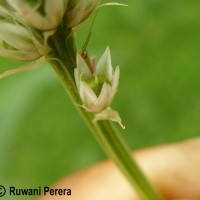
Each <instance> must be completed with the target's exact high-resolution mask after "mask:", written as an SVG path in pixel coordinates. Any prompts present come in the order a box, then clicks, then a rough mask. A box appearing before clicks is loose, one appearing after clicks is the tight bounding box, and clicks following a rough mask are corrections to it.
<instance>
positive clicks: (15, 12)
mask: <svg viewBox="0 0 200 200" xmlns="http://www.w3.org/2000/svg"><path fill="white" fill-rule="evenodd" d="M98 3H99V0H14V1H13V0H0V56H2V57H6V58H10V59H14V60H21V61H32V60H36V59H37V58H40V57H42V56H44V55H45V54H47V53H48V52H49V51H50V47H49V46H48V38H49V37H50V36H51V35H52V34H54V32H55V31H56V29H57V28H58V27H59V26H62V27H63V28H64V29H66V30H67V29H70V30H75V29H78V28H79V27H81V26H82V25H83V24H84V23H85V22H86V21H87V20H88V19H89V18H90V17H91V16H92V14H93V13H94V12H95V10H96V9H97V7H98Z"/></svg>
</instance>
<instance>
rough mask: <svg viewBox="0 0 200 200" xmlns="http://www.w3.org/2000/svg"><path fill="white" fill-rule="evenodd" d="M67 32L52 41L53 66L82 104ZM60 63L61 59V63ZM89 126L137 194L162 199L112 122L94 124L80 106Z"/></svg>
mask: <svg viewBox="0 0 200 200" xmlns="http://www.w3.org/2000/svg"><path fill="white" fill-rule="evenodd" d="M65 38H66V33H65V32H64V31H63V30H62V29H61V28H60V29H58V31H57V32H56V34H55V35H54V36H52V38H51V39H50V45H51V47H52V49H53V51H52V54H51V55H49V56H50V58H52V57H53V58H55V60H53V59H50V60H51V61H50V64H51V65H52V66H53V68H54V69H55V71H56V73H57V75H58V77H59V79H60V81H61V82H62V84H63V86H64V88H65V89H66V91H67V92H68V94H69V96H70V98H71V100H72V102H73V103H74V104H75V105H80V104H81V100H80V97H79V94H78V90H77V88H76V85H75V81H74V75H73V74H74V68H75V67H76V64H75V63H76V60H75V57H76V49H75V45H74V42H73V35H69V36H68V37H67V40H66V41H65ZM57 60H60V62H58V61H57ZM76 108H77V109H78V111H79V112H80V113H81V115H82V117H83V118H84V119H85V121H86V123H87V125H88V127H90V129H91V130H92V132H93V134H94V135H95V137H96V138H97V140H98V141H99V143H100V144H101V146H102V147H103V149H104V150H105V152H106V153H107V155H108V156H109V157H110V158H111V159H112V160H113V161H114V162H115V163H116V164H117V166H118V167H119V169H120V170H121V171H122V173H123V174H124V175H125V177H126V178H127V179H128V180H129V182H130V184H131V185H132V186H133V188H134V189H135V190H136V191H137V192H138V195H139V196H140V198H141V199H144V200H161V199H162V198H161V196H160V195H159V194H158V192H157V191H156V190H155V189H154V188H153V187H152V185H151V184H150V183H149V182H148V180H147V179H146V177H145V176H144V175H143V173H142V172H141V170H140V168H139V167H138V166H137V164H136V162H135V161H134V159H133V158H132V155H131V153H130V152H131V151H130V149H129V148H128V147H127V144H125V142H124V141H123V138H122V137H121V134H119V133H118V132H117V131H116V129H115V128H114V126H113V125H112V123H111V122H110V121H98V122H93V121H92V119H93V115H92V114H91V113H89V112H86V111H85V110H84V109H82V108H81V107H80V106H76Z"/></svg>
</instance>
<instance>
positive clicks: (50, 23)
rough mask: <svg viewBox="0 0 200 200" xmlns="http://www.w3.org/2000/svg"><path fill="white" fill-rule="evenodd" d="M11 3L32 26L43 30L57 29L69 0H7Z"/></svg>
mask: <svg viewBox="0 0 200 200" xmlns="http://www.w3.org/2000/svg"><path fill="white" fill-rule="evenodd" d="M7 2H8V3H9V5H10V6H11V7H12V8H13V9H14V10H15V11H16V12H17V13H18V14H19V15H20V16H21V17H22V18H23V19H24V20H25V21H26V23H27V24H29V25H30V26H32V27H34V28H36V29H38V30H43V31H49V30H53V29H56V27H57V26H59V24H60V23H61V21H62V18H63V16H64V14H65V11H66V8H67V4H68V0H43V1H36V4H35V5H31V3H32V1H31V2H30V1H28V0H7Z"/></svg>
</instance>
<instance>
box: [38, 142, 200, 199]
mask: <svg viewBox="0 0 200 200" xmlns="http://www.w3.org/2000/svg"><path fill="white" fill-rule="evenodd" d="M134 155H135V158H136V160H137V162H138V164H139V165H140V166H141V168H142V169H143V171H144V173H145V174H146V175H147V176H148V178H149V180H150V181H151V182H152V183H153V184H154V185H155V187H156V188H157V189H158V190H159V191H160V192H161V193H162V194H163V196H164V197H165V199H174V200H175V199H176V200H186V199H187V200H189V199H190V200H200V138H197V139H192V140H187V141H184V142H180V143H176V144H169V145H162V146H157V147H154V148H149V149H144V150H141V151H138V152H135V153H134ZM52 188H70V189H71V191H72V195H71V196H59V195H57V196H44V197H42V198H41V199H40V200H51V199H53V200H58V199H59V200H62V199H70V200H102V199H103V200H138V197H137V195H136V193H135V192H134V191H133V190H132V189H131V187H130V186H129V184H128V183H127V181H126V180H125V179H124V177H123V176H122V175H121V173H120V172H119V170H118V169H117V168H116V166H115V165H114V164H113V162H111V161H105V162H102V163H100V164H97V165H95V166H92V167H90V168H88V169H85V170H82V171H80V172H77V173H75V174H72V175H71V176H68V177H66V178H64V179H63V180H61V181H60V182H59V183H57V184H55V185H54V186H53V187H52Z"/></svg>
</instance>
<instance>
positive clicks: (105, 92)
mask: <svg viewBox="0 0 200 200" xmlns="http://www.w3.org/2000/svg"><path fill="white" fill-rule="evenodd" d="M74 74H75V80H76V85H77V88H78V90H79V94H80V97H81V99H82V102H83V105H82V107H83V108H84V109H85V110H86V111H88V112H92V113H95V117H94V121H97V120H112V121H115V122H118V123H119V124H120V125H121V126H122V128H124V126H123V125H122V123H121V118H120V116H119V114H118V112H117V111H115V110H113V109H111V108H110V104H111V103H112V101H113V98H114V96H115V94H116V92H117V88H118V83H119V75H120V70H119V66H117V67H116V68H115V71H113V68H112V64H111V57H110V50H109V48H107V49H106V50H105V52H104V54H103V55H102V56H101V58H100V60H99V62H98V64H97V66H95V64H94V63H93V64H92V65H91V66H89V64H88V63H86V62H85V60H84V59H83V58H82V57H81V56H80V55H79V54H77V68H76V69H75V71H74Z"/></svg>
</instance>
